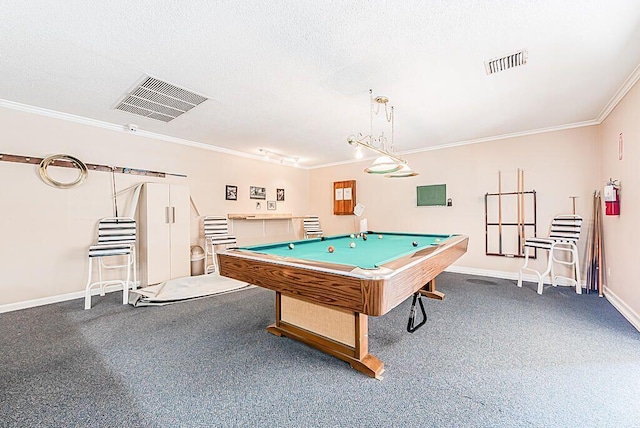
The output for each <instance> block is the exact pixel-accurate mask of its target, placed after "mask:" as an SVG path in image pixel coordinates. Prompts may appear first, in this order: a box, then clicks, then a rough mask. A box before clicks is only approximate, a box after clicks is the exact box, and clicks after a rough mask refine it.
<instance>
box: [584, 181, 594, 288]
mask: <svg viewBox="0 0 640 428" xmlns="http://www.w3.org/2000/svg"><path fill="white" fill-rule="evenodd" d="M594 199H595V192H594ZM593 204H594V202H593V201H592V202H591V218H592V219H593V218H594V216H593V212H594V210H593ZM590 232H591V233H590V234H589V239H588V241H587V242H588V245H587V259H586V260H587V278H586V282H585V284H586V286H587V294H589V291H590V289H591V257H593V256H592V255H591V254H592V252H593V237H594V232H595V230H594V228H593V227H591V228H590Z"/></svg>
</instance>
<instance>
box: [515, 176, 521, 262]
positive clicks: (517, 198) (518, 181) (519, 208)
mask: <svg viewBox="0 0 640 428" xmlns="http://www.w3.org/2000/svg"><path fill="white" fill-rule="evenodd" d="M516 181H517V184H516V212H517V214H516V215H517V217H518V220H517V224H518V225H517V226H516V227H517V228H518V255H521V253H522V252H521V251H520V249H521V248H522V234H521V233H520V218H521V217H522V207H521V206H520V168H518V177H517V180H516Z"/></svg>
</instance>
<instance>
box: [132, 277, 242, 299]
mask: <svg viewBox="0 0 640 428" xmlns="http://www.w3.org/2000/svg"><path fill="white" fill-rule="evenodd" d="M252 287H254V286H253V285H250V284H247V283H246V282H240V281H236V280H235V279H231V278H226V277H224V276H220V275H218V274H217V273H212V274H209V275H199V276H187V277H184V278H176V279H171V280H169V281H166V282H162V283H160V284H157V285H150V286H149V287H145V288H140V289H138V290H131V292H130V293H129V304H131V305H133V306H162V305H168V304H170V303H177V302H183V301H185V300H193V299H198V298H202V297H207V296H211V295H214V294H221V293H229V292H232V291H239V290H244V289H247V288H252Z"/></svg>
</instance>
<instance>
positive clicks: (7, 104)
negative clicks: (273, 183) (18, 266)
mask: <svg viewBox="0 0 640 428" xmlns="http://www.w3.org/2000/svg"><path fill="white" fill-rule="evenodd" d="M0 107H4V108H8V109H11V110H18V111H24V112H26V113H33V114H37V115H40V116H46V117H50V118H53V119H60V120H65V121H67V122H74V123H79V124H81V125H88V126H93V127H96V128H102V129H108V130H110V131H117V132H124V133H126V134H129V135H135V136H138V137H145V138H151V139H154V140H160V141H165V142H168V143H173V144H180V145H182V146H188V147H195V148H198V149H202V150H209V151H212V152H218V153H224V154H228V155H232V156H238V157H242V158H247V159H254V160H259V161H262V162H269V163H277V164H279V165H282V166H286V167H291V168H298V169H308V167H306V166H301V165H289V164H280V162H279V161H274V160H273V159H265V158H264V156H262V155H252V154H249V153H244V152H239V151H236V150H232V149H227V148H224V147H219V146H214V145H211V144H206V143H201V142H199V141H192V140H186V139H184V138H178V137H172V136H169V135H164V134H157V133H155V132H149V131H145V130H142V129H138V130H136V131H135V132H131V131H129V130H128V129H127V127H126V126H123V125H119V124H114V123H109V122H104V121H101V120H96V119H90V118H88V117H83V116H77V115H75V114H70V113H63V112H59V111H55V110H49V109H46V108H42V107H35V106H31V105H28V104H21V103H17V102H15V101H9V100H3V99H0Z"/></svg>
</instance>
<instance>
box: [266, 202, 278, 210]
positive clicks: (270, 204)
mask: <svg viewBox="0 0 640 428" xmlns="http://www.w3.org/2000/svg"><path fill="white" fill-rule="evenodd" d="M267 209H268V210H275V209H276V201H267Z"/></svg>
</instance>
